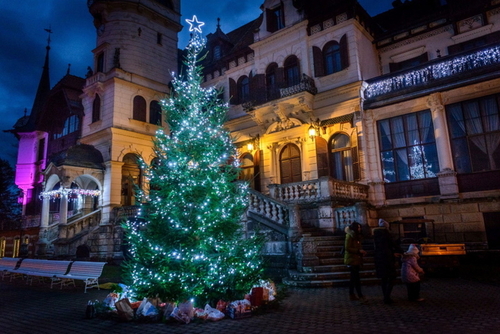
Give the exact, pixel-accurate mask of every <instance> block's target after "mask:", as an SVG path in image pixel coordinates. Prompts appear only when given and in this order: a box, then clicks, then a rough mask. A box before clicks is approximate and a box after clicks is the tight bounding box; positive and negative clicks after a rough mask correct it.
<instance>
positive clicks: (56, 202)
mask: <svg viewBox="0 0 500 334" xmlns="http://www.w3.org/2000/svg"><path fill="white" fill-rule="evenodd" d="M60 188H61V183H60V182H58V183H57V184H56V185H55V186H54V187H53V188H52V189H51V190H59V189H60ZM60 208H61V197H60V196H57V197H55V198H54V199H51V200H50V201H49V212H50V213H56V212H59V209H60Z"/></svg>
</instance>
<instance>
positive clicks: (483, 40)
mask: <svg viewBox="0 0 500 334" xmlns="http://www.w3.org/2000/svg"><path fill="white" fill-rule="evenodd" d="M499 39H500V31H495V32H493V33H491V34H488V35H485V36H481V37H478V38H475V39H471V40H468V41H466V42H463V43H459V44H454V45H450V46H449V47H448V54H450V55H452V54H456V53H459V52H462V51H467V50H472V49H476V48H480V47H483V46H485V45H491V44H497V43H498V40H499Z"/></svg>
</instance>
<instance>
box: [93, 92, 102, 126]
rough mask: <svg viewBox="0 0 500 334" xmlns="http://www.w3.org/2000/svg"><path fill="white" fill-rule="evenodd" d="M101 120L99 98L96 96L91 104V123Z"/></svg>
mask: <svg viewBox="0 0 500 334" xmlns="http://www.w3.org/2000/svg"><path fill="white" fill-rule="evenodd" d="M100 119H101V97H100V96H99V95H98V94H96V95H95V98H94V102H93V103H92V123H95V122H97V121H98V120H100Z"/></svg>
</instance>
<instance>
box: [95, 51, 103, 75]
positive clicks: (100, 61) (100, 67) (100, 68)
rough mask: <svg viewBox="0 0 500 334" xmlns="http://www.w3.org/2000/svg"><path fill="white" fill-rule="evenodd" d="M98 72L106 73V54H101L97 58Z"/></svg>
mask: <svg viewBox="0 0 500 334" xmlns="http://www.w3.org/2000/svg"><path fill="white" fill-rule="evenodd" d="M96 69H97V72H104V53H100V54H99V55H98V56H97V66H96Z"/></svg>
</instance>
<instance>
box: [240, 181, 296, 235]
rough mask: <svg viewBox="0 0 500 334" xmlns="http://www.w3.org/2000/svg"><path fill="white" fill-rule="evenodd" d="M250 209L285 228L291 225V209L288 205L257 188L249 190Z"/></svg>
mask: <svg viewBox="0 0 500 334" xmlns="http://www.w3.org/2000/svg"><path fill="white" fill-rule="evenodd" d="M248 211H250V212H253V213H256V214H257V215H259V216H262V217H265V218H267V219H269V220H271V221H273V222H275V223H276V224H278V225H282V226H283V227H285V228H288V227H289V226H290V216H291V215H290V209H289V208H288V206H287V205H285V204H283V203H280V202H279V201H276V200H274V199H272V198H270V197H267V196H265V195H263V194H261V193H260V192H258V191H255V190H249V205H248Z"/></svg>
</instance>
